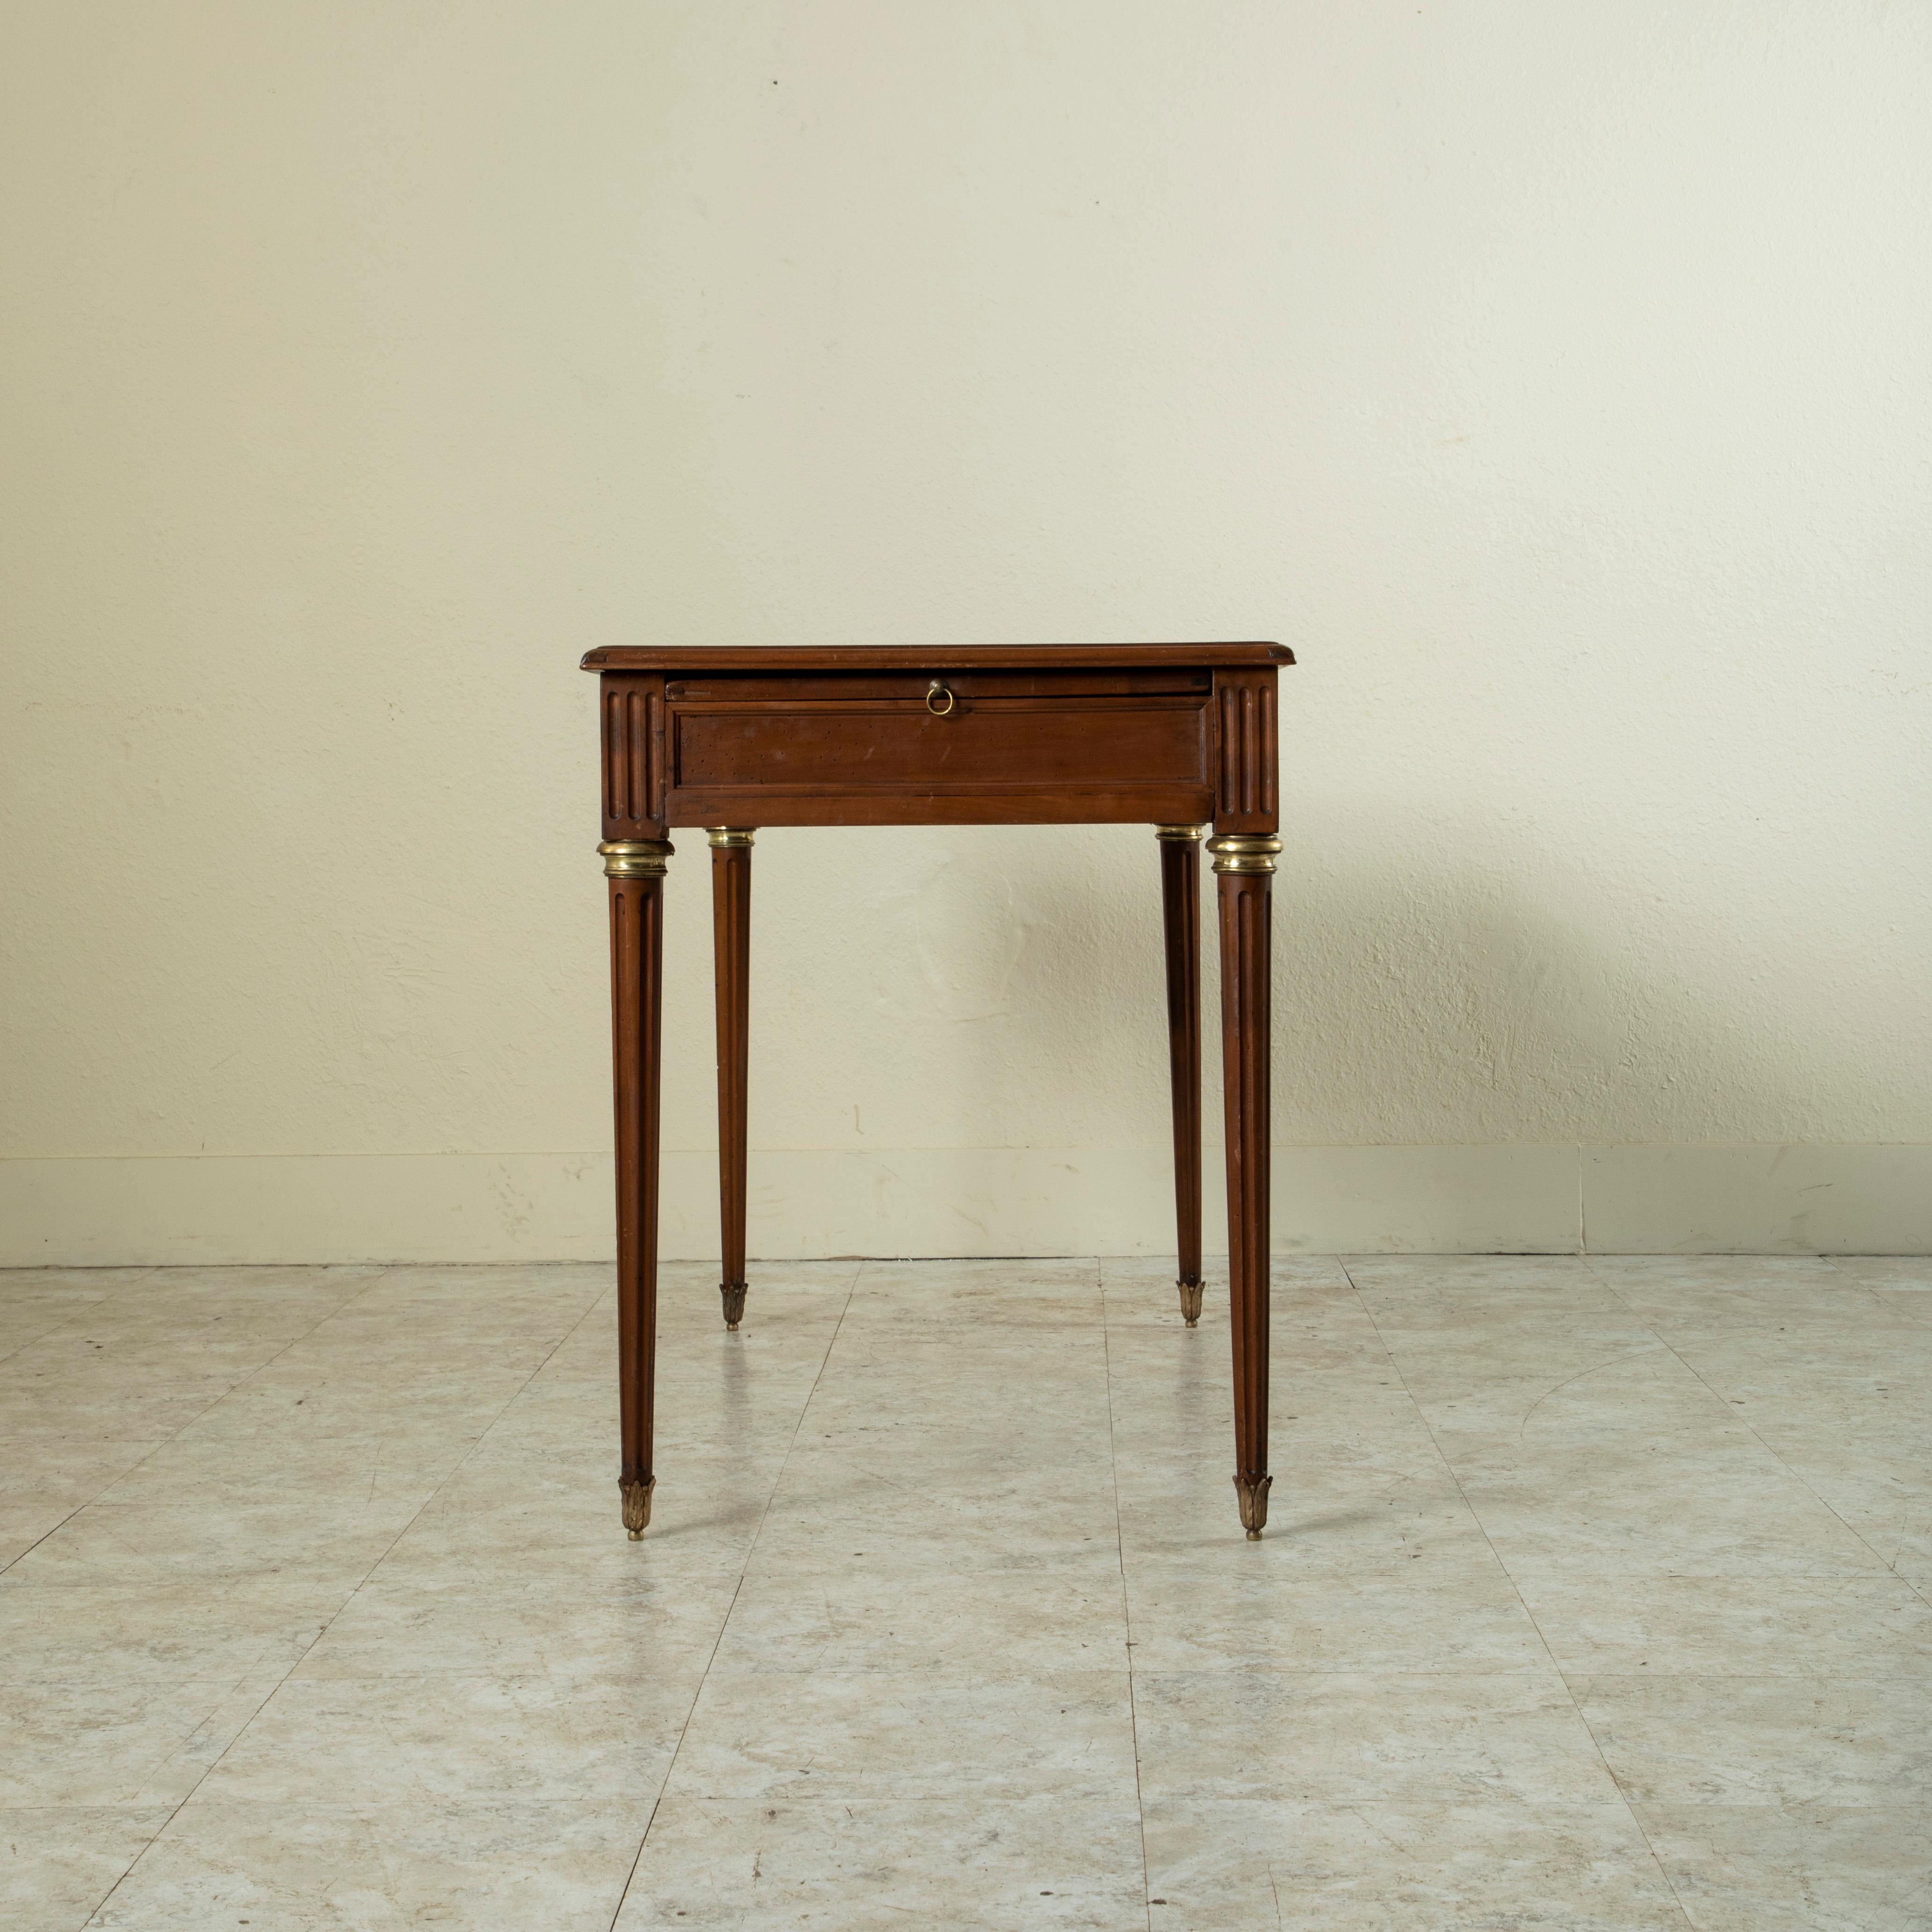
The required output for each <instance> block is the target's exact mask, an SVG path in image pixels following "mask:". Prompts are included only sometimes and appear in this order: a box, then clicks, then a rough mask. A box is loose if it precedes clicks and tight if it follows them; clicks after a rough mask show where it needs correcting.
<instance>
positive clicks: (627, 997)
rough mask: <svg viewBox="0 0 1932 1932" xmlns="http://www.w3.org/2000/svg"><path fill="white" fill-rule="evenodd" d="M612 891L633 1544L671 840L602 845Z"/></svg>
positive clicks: (647, 1430)
mask: <svg viewBox="0 0 1932 1932" xmlns="http://www.w3.org/2000/svg"><path fill="white" fill-rule="evenodd" d="M598 850H599V851H601V853H603V854H604V871H605V872H606V873H607V874H609V876H610V1022H611V1045H612V1054H611V1061H612V1071H613V1086H614V1088H615V1091H616V1105H617V1400H618V1409H619V1418H620V1420H619V1442H620V1460H619V1465H618V1472H617V1487H618V1490H619V1493H621V1495H622V1498H623V1504H624V1527H625V1529H627V1530H628V1531H629V1532H630V1533H631V1538H632V1540H633V1541H635V1540H636V1539H637V1538H639V1537H640V1536H642V1535H643V1533H644V1526H645V1525H646V1524H647V1523H649V1521H650V1520H651V1492H652V1490H654V1489H655V1487H657V1478H656V1476H655V1474H654V1473H653V1472H652V1467H651V1437H652V1397H653V1386H652V1385H653V1382H654V1379H655V1368H656V1361H657V1344H658V1085H659V1081H660V1077H661V1073H662V1069H663V1064H664V1023H663V1012H664V863H665V861H666V860H667V859H669V858H670V853H671V847H670V842H669V841H668V840H666V839H661V838H658V839H643V840H629V841H618V842H613V843H606V844H603V845H601V846H599V847H598Z"/></svg>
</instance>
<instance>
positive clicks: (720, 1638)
mask: <svg viewBox="0 0 1932 1932" xmlns="http://www.w3.org/2000/svg"><path fill="white" fill-rule="evenodd" d="M865 1267H866V1264H865V1262H863V1261H860V1262H859V1264H858V1265H857V1266H856V1268H853V1271H852V1277H851V1279H850V1281H848V1282H847V1283H846V1285H845V1299H844V1302H843V1303H842V1304H841V1305H840V1307H839V1310H838V1320H837V1321H836V1322H834V1323H833V1324H832V1333H831V1334H829V1336H828V1337H826V1342H825V1352H824V1354H823V1355H821V1356H820V1358H819V1359H818V1373H817V1375H815V1376H813V1377H812V1379H811V1388H808V1390H807V1391H805V1400H804V1401H803V1402H802V1403H799V1410H798V1421H797V1422H796V1424H795V1425H794V1426H793V1430H792V1433H791V1441H790V1443H788V1444H787V1445H786V1448H785V1453H784V1458H783V1460H781V1462H780V1463H779V1464H778V1473H777V1475H775V1476H774V1477H773V1478H772V1487H771V1488H770V1490H769V1491H768V1492H767V1493H766V1497H765V1506H764V1508H763V1510H761V1511H760V1512H759V1514H758V1526H757V1529H755V1530H754V1531H753V1532H752V1533H751V1541H750V1542H749V1543H748V1544H746V1545H745V1560H744V1562H742V1564H741V1565H739V1569H738V1580H737V1582H736V1584H734V1585H733V1588H732V1591H731V1601H730V1602H729V1603H728V1604H726V1605H725V1607H724V1615H723V1616H721V1617H720V1618H719V1619H718V1634H717V1635H716V1636H715V1637H713V1638H712V1643H711V1654H710V1655H709V1657H708V1658H706V1660H705V1665H704V1668H703V1670H701V1671H700V1672H699V1673H698V1675H697V1686H696V1688H694V1690H693V1691H692V1692H691V1702H690V1703H689V1704H688V1706H686V1707H685V1713H684V1722H683V1723H682V1724H680V1725H679V1727H678V1730H677V1742H676V1744H674V1745H672V1747H671V1751H670V1757H669V1758H668V1759H667V1760H666V1761H665V1763H664V1776H663V1777H662V1778H660V1779H659V1780H658V1789H657V1795H656V1796H655V1797H654V1798H653V1799H652V1800H651V1808H650V1812H649V1816H648V1817H646V1819H645V1820H644V1829H643V1830H642V1831H641V1832H639V1833H638V1835H637V1850H636V1851H635V1852H633V1853H632V1854H631V1868H630V1870H628V1872H627V1873H625V1875H624V1885H623V1889H622V1891H619V1893H618V1894H617V1903H616V1909H614V1910H613V1912H611V1914H610V1932H617V1921H618V1920H619V1919H620V1918H622V1917H623V1915H624V1901H625V1900H626V1899H627V1898H628V1897H630V1895H631V1885H632V1883H633V1882H634V1880H635V1879H636V1878H637V1867H638V1866H639V1865H640V1864H642V1863H643V1857H644V1847H645V1846H646V1844H648V1843H649V1842H650V1836H651V1827H652V1826H653V1825H655V1823H657V1817H658V1808H659V1806H661V1805H662V1804H663V1803H664V1794H665V1793H667V1791H669V1790H670V1781H671V1775H672V1774H673V1772H675V1771H676V1769H677V1760H678V1754H679V1752H680V1751H682V1750H683V1748H684V1741H685V1737H686V1736H687V1735H688V1733H689V1732H690V1730H691V1719H692V1718H694V1717H695V1716H696V1715H697V1705H698V1700H699V1699H700V1698H701V1697H703V1695H704V1687H705V1685H706V1683H707V1682H709V1679H710V1676H711V1670H712V1665H713V1664H715V1663H716V1662H717V1661H718V1651H719V1649H720V1648H721V1646H723V1644H724V1633H725V1631H726V1630H727V1628H729V1626H730V1622H731V1613H732V1612H733V1610H736V1608H737V1607H738V1598H739V1595H740V1593H741V1592H742V1591H743V1589H744V1587H745V1577H746V1576H747V1575H748V1574H749V1573H750V1571H751V1559H752V1557H753V1556H754V1555H755V1554H756V1553H757V1547H758V1541H759V1538H761V1537H762V1536H763V1535H764V1532H765V1524H766V1520H767V1519H768V1518H769V1517H770V1515H771V1513H772V1502H773V1501H774V1499H775V1498H776V1496H777V1495H778V1490H779V1489H780V1487H781V1486H782V1484H784V1472H785V1471H786V1470H787V1469H789V1468H790V1466H791V1455H792V1451H793V1449H794V1448H796V1446H797V1444H798V1438H799V1433H800V1432H801V1431H802V1430H803V1429H804V1427H805V1416H806V1415H807V1414H808V1412H809V1411H810V1409H811V1399H812V1397H814V1395H816V1394H817V1393H818V1385H819V1383H820V1382H821V1381H823V1379H824V1376H825V1367H826V1364H827V1363H828V1362H829V1361H831V1359H832V1349H834V1347H835V1346H837V1343H838V1331H839V1330H840V1329H841V1328H842V1327H843V1326H844V1322H845V1312H846V1310H847V1309H849V1308H850V1307H851V1305H852V1298H853V1295H855V1294H856V1292H858V1287H859V1281H860V1280H861V1279H862V1277H864V1274H865Z"/></svg>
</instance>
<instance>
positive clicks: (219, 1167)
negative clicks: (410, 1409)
mask: <svg viewBox="0 0 1932 1932" xmlns="http://www.w3.org/2000/svg"><path fill="white" fill-rule="evenodd" d="M716 1187H717V1183H716V1178H715V1166H714V1157H713V1156H712V1154H710V1153H709V1152H708V1151H696V1152H689V1151H686V1152H673V1153H667V1154H666V1155H665V1157H664V1205H663V1210H662V1213H663V1222H662V1230H661V1239H662V1246H663V1252H664V1256H665V1257H666V1259H686V1260H695V1259H702V1258H703V1257H705V1256H710V1255H714V1254H715V1253H717V1247H718V1234H717V1226H718V1220H717V1194H716ZM1221 1188H1222V1178H1221V1174H1220V1168H1219V1166H1218V1163H1214V1162H1211V1163H1210V1165H1209V1172H1208V1175H1207V1199H1208V1204H1209V1205H1208V1229H1207V1232H1208V1247H1209V1249H1210V1251H1211V1252H1212V1251H1214V1250H1216V1249H1217V1248H1218V1247H1221V1246H1222V1245H1223V1244H1222V1242H1220V1241H1218V1240H1217V1232H1218V1229H1217V1223H1219V1220H1220V1201H1221V1199H1222V1195H1221ZM610 1196H611V1174H610V1156H609V1155H608V1154H371V1155H290V1156H260V1157H248V1156H217V1155H204V1156H184V1157H160V1158H154V1159H146V1160H10V1161H0V1266H5V1267H10V1268H20V1267H37V1266H48V1265H62V1266H71V1267H86V1266H90V1265H114V1264H121V1265H130V1264H149V1263H157V1262H159V1263H166V1262H194V1263H201V1264H205V1265H217V1264H222V1263H235V1262H254V1263H272V1262H499V1261H501V1262H508V1261H537V1260H556V1261H595V1260H601V1259H608V1258H609V1257H610V1254H611V1253H612V1234H611V1209H610ZM1172 1199H1173V1196H1172V1181H1171V1178H1170V1176H1169V1169H1168V1164H1167V1154H1166V1150H1165V1149H1164V1148H1081V1149H1068V1148H1060V1149H1055V1148H944V1149H913V1150H910V1151H901V1152H898V1153H892V1154H874V1153H871V1152H851V1153H839V1152H820V1153H814V1152H777V1153H768V1154H760V1153H757V1152H755V1151H754V1154H753V1155H752V1158H751V1199H750V1204H749V1223H750V1225H749V1230H748V1232H749V1246H750V1248H751V1252H752V1253H754V1255H763V1256H768V1257H769V1256H817V1255H860V1254H865V1255H1049V1254H1112V1255H1127V1254H1159V1253H1164V1252H1166V1250H1167V1249H1168V1248H1169V1247H1170V1245H1171V1244H1172V1240H1173V1234H1172V1213H1173V1209H1172ZM1274 1247H1275V1249H1276V1250H1277V1253H1306V1252H1316V1253H1415V1254H1457V1253H1461V1254H1472V1253H1475V1254H1481V1253H1493V1252H1506V1253H1547V1254H1570V1253H1577V1252H1579V1251H1580V1250H1583V1249H1585V1248H1586V1247H1587V1248H1588V1249H1589V1250H1592V1251H1595V1252H1596V1253H1625V1254H1668V1253H1687V1254H1699V1253H1769V1254H1805V1253H1828V1254H1922V1253H1927V1252H1932V1147H1921V1146H1890V1145H1885V1146H1843V1147H1782V1148H1781V1147H1609V1148H1589V1147H1583V1148H1580V1147H1574V1146H1556V1147H1509V1146H1473V1147H1340V1148H1299V1147H1297V1148H1280V1149H1278V1150H1277V1153H1276V1155H1275V1163H1274Z"/></svg>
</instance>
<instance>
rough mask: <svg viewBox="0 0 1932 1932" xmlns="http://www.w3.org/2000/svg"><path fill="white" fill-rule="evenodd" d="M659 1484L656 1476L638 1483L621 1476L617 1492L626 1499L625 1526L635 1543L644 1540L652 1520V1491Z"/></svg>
mask: <svg viewBox="0 0 1932 1932" xmlns="http://www.w3.org/2000/svg"><path fill="white" fill-rule="evenodd" d="M657 1486H658V1479H657V1478H656V1477H655V1476H653V1477H652V1478H650V1479H649V1481H647V1482H643V1483H638V1482H631V1481H625V1480H623V1479H622V1478H620V1479H619V1482H618V1484H617V1493H618V1494H619V1496H622V1498H623V1499H624V1527H625V1529H627V1530H628V1531H629V1532H631V1541H632V1542H633V1543H637V1542H640V1541H642V1540H643V1534H644V1532H645V1530H646V1529H647V1528H649V1525H650V1520H651V1492H652V1490H654V1489H655V1488H656V1487H657Z"/></svg>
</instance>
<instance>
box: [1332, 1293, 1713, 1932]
mask: <svg viewBox="0 0 1932 1932" xmlns="http://www.w3.org/2000/svg"><path fill="white" fill-rule="evenodd" d="M1338 1259H1339V1258H1338ZM1583 1262H1584V1265H1585V1266H1586V1268H1588V1267H1589V1257H1588V1256H1585V1257H1583ZM1341 1268H1342V1271H1343V1274H1345V1275H1347V1276H1348V1277H1349V1286H1351V1287H1354V1286H1355V1277H1354V1275H1353V1274H1351V1273H1350V1271H1349V1266H1348V1264H1347V1263H1346V1262H1342V1263H1341ZM1592 1273H1593V1274H1594V1273H1595V1270H1594V1269H1593V1270H1592ZM1356 1292H1357V1293H1358V1295H1360V1293H1361V1290H1360V1289H1357V1290H1356ZM1619 1299H1621V1297H1619ZM1362 1307H1363V1312H1364V1313H1365V1314H1367V1316H1368V1318H1369V1321H1370V1325H1372V1326H1373V1327H1374V1328H1375V1331H1376V1337H1377V1339H1378V1340H1380V1338H1381V1336H1382V1328H1381V1325H1380V1324H1379V1323H1377V1322H1376V1318H1375V1312H1374V1310H1372V1309H1370V1307H1369V1306H1368V1303H1367V1300H1366V1298H1364V1301H1363V1304H1362ZM1384 1349H1385V1352H1388V1349H1387V1345H1386V1343H1385V1344H1384ZM1388 1358H1389V1365H1390V1367H1391V1368H1393V1369H1394V1371H1395V1373H1396V1375H1397V1377H1398V1378H1399V1379H1400V1381H1401V1382H1402V1385H1403V1388H1404V1390H1407V1389H1408V1388H1409V1378H1408V1377H1407V1376H1406V1375H1404V1374H1403V1370H1402V1365H1401V1364H1400V1363H1399V1362H1398V1361H1397V1360H1396V1359H1395V1357H1394V1354H1393V1352H1388ZM1409 1400H1410V1401H1411V1402H1412V1403H1415V1396H1414V1394H1410V1396H1409ZM1415 1409H1416V1414H1417V1415H1418V1417H1420V1418H1421V1422H1422V1426H1423V1427H1424V1428H1425V1429H1427V1430H1428V1431H1429V1439H1430V1442H1435V1443H1436V1454H1437V1455H1438V1456H1439V1457H1442V1466H1443V1468H1444V1469H1446V1470H1447V1471H1448V1472H1449V1477H1450V1480H1451V1481H1453V1482H1454V1484H1455V1485H1456V1493H1457V1495H1458V1496H1461V1498H1462V1499H1463V1508H1465V1509H1466V1510H1467V1511H1469V1520H1470V1521H1471V1522H1472V1523H1475V1526H1476V1527H1477V1529H1479V1530H1480V1531H1481V1532H1482V1536H1483V1541H1484V1542H1485V1543H1486V1544H1488V1545H1489V1550H1490V1556H1492V1557H1493V1558H1494V1559H1495V1561H1496V1567H1497V1568H1498V1569H1499V1570H1500V1571H1502V1574H1503V1575H1504V1576H1505V1577H1507V1578H1508V1580H1509V1585H1510V1587H1511V1589H1513V1590H1514V1591H1515V1592H1516V1600H1517V1603H1518V1604H1520V1605H1521V1607H1522V1609H1523V1615H1524V1616H1526V1617H1527V1618H1528V1619H1529V1626H1530V1628H1531V1629H1532V1630H1533V1631H1535V1633H1536V1640H1537V1642H1538V1643H1540V1644H1541V1645H1542V1646H1543V1649H1544V1655H1545V1656H1547V1658H1549V1660H1550V1669H1551V1670H1553V1671H1554V1672H1555V1673H1556V1681H1557V1682H1559V1684H1561V1685H1562V1687H1563V1694H1564V1696H1565V1697H1567V1698H1568V1700H1570V1708H1571V1711H1572V1712H1574V1714H1575V1715H1576V1719H1577V1723H1578V1724H1580V1725H1582V1726H1583V1734H1584V1736H1586V1737H1587V1738H1588V1739H1589V1740H1590V1748H1591V1749H1592V1750H1593V1751H1595V1753H1596V1754H1597V1761H1598V1763H1599V1764H1601V1766H1603V1768H1604V1776H1605V1777H1606V1778H1607V1779H1609V1781H1610V1789H1611V1790H1613V1792H1615V1793H1616V1796H1618V1798H1619V1799H1621V1800H1622V1804H1623V1808H1624V1811H1625V1814H1626V1815H1627V1816H1628V1818H1629V1820H1630V1821H1631V1824H1632V1825H1633V1826H1634V1827H1635V1828H1636V1830H1637V1835H1638V1836H1639V1837H1640V1838H1642V1839H1643V1843H1644V1849H1645V1850H1646V1851H1647V1852H1649V1854H1650V1859H1651V1863H1652V1864H1653V1865H1654V1866H1655V1867H1656V1869H1657V1873H1658V1876H1659V1877H1660V1878H1661V1879H1663V1881H1664V1884H1665V1885H1667V1886H1668V1887H1669V1888H1670V1896H1671V1897H1672V1899H1673V1900H1674V1901H1675V1903H1676V1906H1677V1911H1678V1915H1679V1917H1680V1918H1682V1920H1683V1921H1684V1923H1685V1924H1686V1925H1687V1926H1691V1927H1694V1926H1695V1924H1696V1921H1694V1919H1693V1918H1691V1913H1690V1911H1689V1909H1688V1907H1687V1906H1685V1903H1684V1900H1683V1899H1682V1897H1681V1896H1680V1895H1679V1892H1678V1890H1677V1885H1676V1881H1675V1880H1674V1879H1673V1878H1672V1877H1671V1876H1670V1870H1669V1869H1668V1867H1666V1865H1665V1864H1664V1860H1663V1858H1662V1856H1661V1855H1660V1854H1659V1852H1658V1849H1657V1847H1656V1846H1655V1844H1654V1843H1652V1841H1651V1836H1650V1834H1649V1832H1648V1831H1646V1829H1645V1828H1644V1823H1643V1820H1642V1819H1640V1817H1638V1816H1637V1810H1636V1808H1635V1806H1634V1805H1632V1803H1631V1799H1630V1796H1629V1794H1628V1793H1627V1792H1626V1791H1625V1790H1624V1788H1623V1786H1622V1784H1621V1783H1620V1782H1619V1781H1618V1778H1617V1775H1616V1772H1614V1771H1613V1770H1612V1769H1610V1759H1609V1757H1607V1754H1605V1752H1604V1746H1603V1741H1602V1740H1601V1739H1600V1738H1599V1737H1598V1736H1597V1733H1596V1732H1595V1729H1594V1728H1593V1727H1592V1725H1591V1723H1590V1721H1589V1718H1587V1717H1586V1716H1585V1715H1584V1713H1583V1706H1582V1705H1581V1703H1579V1702H1578V1700H1577V1693H1576V1691H1575V1689H1574V1687H1573V1686H1572V1685H1571V1682H1570V1679H1569V1678H1568V1676H1566V1675H1565V1673H1564V1670H1563V1667H1562V1664H1560V1663H1559V1661H1557V1656H1556V1652H1555V1650H1554V1649H1553V1648H1552V1647H1551V1645H1550V1640H1549V1638H1548V1637H1547V1636H1545V1635H1544V1629H1543V1626H1542V1625H1541V1624H1540V1623H1539V1622H1538V1621H1537V1617H1536V1613H1535V1611H1534V1610H1532V1609H1531V1608H1530V1607H1529V1601H1528V1599H1527V1598H1525V1596H1524V1595H1523V1590H1522V1587H1521V1586H1520V1585H1519V1584H1518V1583H1517V1580H1516V1578H1515V1577H1514V1575H1512V1574H1511V1571H1510V1567H1509V1565H1508V1564H1507V1563H1505V1562H1504V1561H1503V1559H1502V1553H1501V1552H1500V1551H1499V1550H1497V1548H1496V1543H1495V1541H1494V1539H1493V1538H1492V1537H1491V1536H1490V1532H1489V1526H1488V1525H1487V1523H1484V1521H1483V1520H1482V1517H1481V1516H1480V1515H1478V1513H1477V1511H1476V1508H1475V1505H1474V1504H1473V1503H1472V1502H1470V1500H1469V1493H1468V1492H1467V1491H1466V1490H1465V1489H1464V1488H1463V1479H1462V1478H1461V1477H1460V1475H1457V1472H1456V1467H1455V1465H1454V1463H1451V1461H1450V1460H1449V1458H1448V1457H1447V1456H1446V1455H1444V1454H1443V1451H1442V1445H1441V1443H1439V1442H1436V1430H1435V1428H1434V1427H1433V1424H1431V1423H1430V1420H1429V1418H1428V1417H1427V1415H1423V1413H1422V1407H1421V1404H1420V1403H1415Z"/></svg>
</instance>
